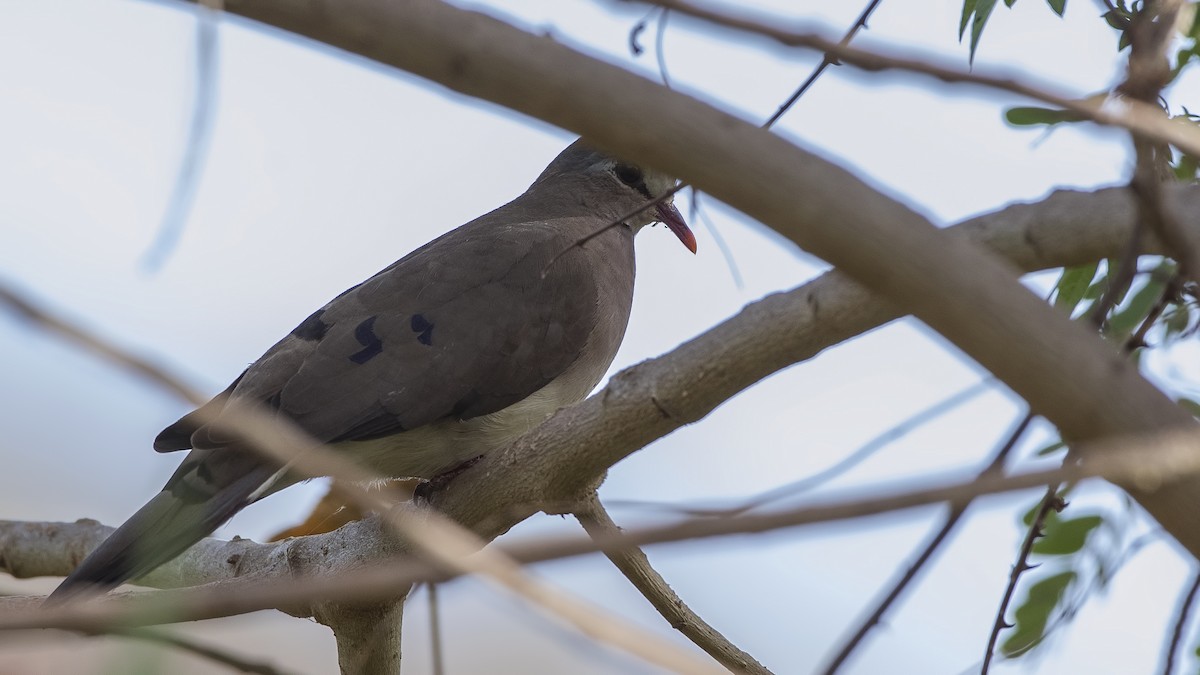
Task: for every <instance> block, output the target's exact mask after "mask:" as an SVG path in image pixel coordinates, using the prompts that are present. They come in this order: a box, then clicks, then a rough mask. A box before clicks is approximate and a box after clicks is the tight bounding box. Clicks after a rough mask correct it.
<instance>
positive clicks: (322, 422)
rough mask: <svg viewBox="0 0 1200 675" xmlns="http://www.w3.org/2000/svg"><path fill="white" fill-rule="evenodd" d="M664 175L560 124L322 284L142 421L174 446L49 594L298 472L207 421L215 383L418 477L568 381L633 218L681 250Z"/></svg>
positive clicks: (97, 582) (129, 575)
mask: <svg viewBox="0 0 1200 675" xmlns="http://www.w3.org/2000/svg"><path fill="white" fill-rule="evenodd" d="M674 184H675V181H674V179H672V178H670V177H668V176H665V175H663V174H661V173H658V172H655V171H652V170H649V169H644V168H641V167H638V166H635V165H633V164H628V163H624V162H621V161H619V160H616V159H614V158H612V157H609V156H606V155H604V154H602V153H600V152H598V151H596V150H594V149H592V148H590V147H589V146H587V145H586V144H584V143H583V142H582V141H576V142H575V143H573V144H572V145H571V146H569V147H568V148H567V149H566V150H564V151H563V152H562V153H561V154H559V156H558V157H556V158H555V159H554V161H552V162H551V163H550V165H549V166H547V167H546V169H545V170H544V171H543V172H542V174H541V175H540V176H538V178H537V180H536V181H534V183H533V185H531V186H530V187H529V189H528V190H526V191H525V193H524V194H522V195H521V196H519V197H517V198H516V199H514V200H513V201H511V202H509V203H508V204H505V205H504V206H501V207H500V208H498V209H496V210H495V211H492V212H491V213H488V214H486V215H484V216H481V217H479V218H477V219H475V220H473V221H471V222H469V223H467V224H466V225H463V226H461V227H459V228H458V229H455V230H453V231H451V232H449V233H447V234H445V235H443V236H441V237H439V238H437V239H435V240H433V241H431V242H429V243H428V244H426V245H424V246H422V247H421V248H419V249H417V250H415V251H413V252H412V253H410V254H408V255H407V256H405V257H404V258H401V259H400V260H399V261H397V262H395V263H393V264H392V265H391V266H389V267H387V268H386V269H384V270H383V271H381V272H379V273H378V274H376V275H375V276H373V277H371V278H370V279H367V280H366V281H364V282H362V283H361V284H359V285H357V286H354V287H353V288H351V289H349V290H347V291H346V292H344V293H342V294H341V295H339V296H338V297H336V298H335V299H334V300H333V301H331V302H330V303H329V304H327V305H325V306H324V307H322V308H321V309H319V310H317V311H316V312H314V313H313V314H312V315H310V316H309V317H308V318H307V319H305V320H304V321H302V322H301V323H300V325H298V326H297V327H296V328H295V330H293V331H292V332H291V333H290V334H289V335H288V336H287V337H285V338H283V339H282V340H280V341H279V342H278V343H276V344H275V346H273V347H271V349H269V350H268V351H267V353H266V354H264V355H263V356H262V357H260V358H259V359H258V360H257V361H255V362H254V363H253V364H252V365H251V366H250V367H249V368H247V369H246V371H245V372H243V373H242V374H241V375H240V376H239V377H238V378H237V379H236V380H234V382H233V384H231V385H229V387H228V388H227V389H226V390H225V391H224V392H222V393H221V394H219V395H218V396H217V397H215V398H214V399H213V400H212V401H210V402H209V403H207V404H205V405H204V406H202V407H201V408H200V409H198V410H197V411H194V412H192V413H189V414H188V415H185V416H184V417H183V418H182V419H180V420H179V421H178V422H175V423H174V424H172V425H171V426H169V427H167V428H166V429H165V430H163V432H162V433H160V434H159V435H158V438H156V439H155V441H154V448H155V449H156V450H158V451H159V452H172V451H175V450H188V449H190V450H191V452H189V453H188V454H187V456H186V457H185V458H184V460H183V463H182V464H180V466H179V468H178V469H177V470H176V471H175V473H174V475H172V476H171V478H170V479H169V480H168V481H167V484H166V486H164V487H163V489H162V492H159V493H158V494H157V495H156V496H155V497H153V498H152V499H151V500H150V501H149V502H148V503H147V504H146V505H145V506H143V507H142V508H141V509H140V510H139V511H138V512H137V513H135V514H134V515H133V516H132V517H131V518H130V519H129V520H128V521H126V522H125V524H123V525H121V526H120V527H119V528H117V530H116V531H115V532H113V534H112V535H111V536H110V537H109V538H108V539H107V540H105V541H104V542H103V543H102V544H100V546H99V547H98V548H97V549H96V550H95V551H93V552H92V553H91V555H89V556H88V557H87V558H86V559H85V560H84V561H83V562H82V563H81V564H80V565H79V567H78V568H77V569H76V570H75V571H74V572H73V573H71V575H70V576H68V577H67V578H66V580H64V581H63V583H62V584H61V585H60V586H59V587H58V588H57V589H56V590H55V591H54V593H53V594H51V596H50V597H51V600H53V601H60V600H63V599H65V598H68V597H70V596H73V595H76V594H78V593H80V592H81V591H86V590H95V591H100V590H106V589H108V588H112V587H114V586H117V585H119V584H121V583H123V582H125V581H127V580H129V579H134V578H136V577H139V576H141V575H143V574H145V573H147V572H149V571H150V570H152V569H154V568H155V567H158V566H159V565H161V564H163V563H165V562H167V561H169V560H171V559H172V558H174V557H175V556H177V555H179V554H180V553H182V552H183V551H184V550H185V549H187V548H188V547H189V546H191V545H192V544H194V543H195V542H197V541H199V540H200V539H202V538H203V537H205V536H207V535H208V534H210V533H212V531H213V530H215V529H216V528H217V527H219V526H220V525H221V524H222V523H224V522H225V521H226V520H228V519H229V518H230V517H232V516H233V514H234V513H236V512H237V511H238V510H240V509H242V508H243V507H245V506H246V505H247V504H250V503H252V502H254V501H257V500H258V499H261V498H262V497H264V496H266V495H268V494H271V493H273V492H276V491H278V490H281V489H283V488H285V487H287V486H289V485H291V484H294V483H295V482H297V480H299V477H297V476H293V475H291V474H289V473H288V472H287V471H286V470H284V469H281V467H280V465H279V464H277V463H273V462H271V461H268V460H266V459H264V458H263V457H262V456H261V455H259V454H258V453H257V452H255V451H254V450H253V449H252V448H249V447H246V446H245V445H244V444H242V443H240V442H239V441H238V440H237V439H235V438H232V437H230V435H229V434H222V433H220V432H219V431H217V430H215V429H214V427H213V424H211V423H208V422H211V421H212V420H214V419H217V420H219V419H220V415H221V411H222V409H223V408H224V407H225V406H226V405H227V404H228V403H229V402H230V401H244V402H248V403H253V404H258V405H265V406H267V407H268V409H270V410H272V411H273V412H274V413H275V414H277V415H279V416H281V417H284V418H286V419H288V420H290V421H291V422H293V423H295V424H296V425H298V426H299V427H300V428H301V429H303V430H304V431H305V432H307V433H308V434H309V435H311V436H313V437H315V438H316V439H317V440H320V441H322V442H324V443H327V444H328V445H330V446H332V447H333V448H334V449H335V450H337V451H338V452H341V453H346V454H348V456H350V457H352V458H353V459H355V460H356V461H358V462H359V463H361V464H362V465H364V466H365V467H367V468H370V469H372V470H373V471H375V472H376V473H378V474H379V475H381V476H386V477H420V478H431V477H434V476H437V475H439V474H441V473H443V472H446V471H448V470H450V469H453V468H454V467H456V466H457V465H459V464H461V463H462V462H464V461H466V460H469V459H472V458H474V457H477V456H479V455H481V454H484V453H486V452H487V451H488V450H490V449H492V448H496V447H498V446H501V445H503V444H504V443H506V442H508V441H511V440H512V439H514V438H516V437H517V436H520V435H521V434H523V433H524V432H526V431H528V430H529V429H531V428H533V427H534V426H535V425H537V424H538V423H540V422H542V421H543V420H545V419H546V418H547V417H548V416H549V415H550V414H551V413H553V412H554V411H555V410H557V409H558V408H560V407H562V406H564V405H569V404H572V403H575V402H577V401H579V400H581V399H583V397H584V396H586V395H587V394H588V392H589V391H591V390H592V388H594V387H595V386H596V384H597V383H598V382H599V381H600V378H601V377H602V376H603V375H604V372H605V371H606V370H607V369H608V367H609V365H610V364H611V363H612V360H613V357H614V356H615V355H616V353H617V348H618V346H620V343H621V339H622V338H623V337H624V334H625V327H626V325H627V323H628V321H629V311H630V306H631V304H632V300H633V277H634V256H633V237H634V234H635V233H637V231H638V230H640V229H641V228H642V227H644V226H645V225H648V224H650V223H652V222H656V221H658V222H662V223H664V224H665V225H666V226H667V227H668V228H670V230H671V231H672V232H674V233H675V235H676V236H677V237H678V238H679V240H680V241H682V242H683V243H684V245H685V246H687V247H688V249H690V250H691V251H693V252H695V250H696V241H695V238H694V236H693V235H692V233H691V231H690V230H689V229H688V227H687V224H686V223H685V222H684V220H683V217H682V216H681V215H680V214H679V211H678V210H677V209H676V208H675V207H674V206H673V205H672V203H671V199H670V197H669V194H668V193H669V192H670V191H671V188H672V187H673V186H674ZM664 196H666V198H665V199H660V198H662V197H664ZM653 200H659V201H657V202H656V203H654V204H650V202H652V201H653ZM643 206H644V207H645V208H643V209H642V210H640V211H639V210H638V207H643ZM630 214H636V215H630ZM609 225H612V226H611V227H607V226H609ZM606 227H607V229H605V228H606ZM601 230H604V231H603V232H600V231H601ZM597 232H600V233H599V234H597Z"/></svg>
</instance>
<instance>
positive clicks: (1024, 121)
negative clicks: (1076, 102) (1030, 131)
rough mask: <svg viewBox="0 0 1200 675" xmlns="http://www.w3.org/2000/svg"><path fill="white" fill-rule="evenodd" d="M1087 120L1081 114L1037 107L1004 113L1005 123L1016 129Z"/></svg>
mask: <svg viewBox="0 0 1200 675" xmlns="http://www.w3.org/2000/svg"><path fill="white" fill-rule="evenodd" d="M1084 119H1085V118H1084V117H1083V116H1082V115H1080V114H1079V113H1074V112H1071V111H1069V110H1056V109H1054V108H1039V107H1037V106H1018V107H1015V108H1009V109H1008V110H1005V111H1004V121H1005V122H1008V123H1009V124H1011V125H1012V126H1014V127H1029V126H1034V125H1038V124H1045V125H1047V126H1049V125H1053V124H1061V123H1063V122H1081V121H1083V120H1084Z"/></svg>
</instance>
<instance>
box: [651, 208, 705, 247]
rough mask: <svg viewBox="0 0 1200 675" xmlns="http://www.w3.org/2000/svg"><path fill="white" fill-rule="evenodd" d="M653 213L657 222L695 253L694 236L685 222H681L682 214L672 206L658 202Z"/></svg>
mask: <svg viewBox="0 0 1200 675" xmlns="http://www.w3.org/2000/svg"><path fill="white" fill-rule="evenodd" d="M654 212H655V213H656V214H658V221H659V222H660V223H662V224H663V225H666V226H667V228H668V229H670V230H671V231H672V232H674V233H675V236H676V237H679V241H681V242H683V245H684V246H686V247H687V249H688V250H689V251H691V252H692V253H695V252H696V235H694V234H692V230H691V229H690V228H688V226H687V222H685V221H684V220H683V214H681V213H679V209H677V208H675V205H674V204H669V203H666V202H659V203H658V204H656V205H655V206H654Z"/></svg>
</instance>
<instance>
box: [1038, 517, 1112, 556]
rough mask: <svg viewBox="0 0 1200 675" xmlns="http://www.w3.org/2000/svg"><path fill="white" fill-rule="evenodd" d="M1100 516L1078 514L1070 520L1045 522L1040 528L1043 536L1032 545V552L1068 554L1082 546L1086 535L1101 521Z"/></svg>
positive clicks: (1085, 541) (1085, 540)
mask: <svg viewBox="0 0 1200 675" xmlns="http://www.w3.org/2000/svg"><path fill="white" fill-rule="evenodd" d="M1103 521H1104V519H1103V518H1101V517H1100V516H1080V517H1079V518H1071V519H1070V520H1061V519H1059V520H1056V521H1055V522H1053V523H1047V525H1046V527H1045V528H1044V529H1043V530H1042V532H1043V533H1044V534H1045V536H1044V537H1042V538H1041V539H1038V540H1037V542H1036V543H1034V545H1033V552H1034V553H1037V554H1039V555H1070V554H1072V553H1075V552H1077V551H1079V549H1081V548H1083V545H1084V544H1085V543H1087V538H1088V535H1090V534H1091V533H1092V530H1094V529H1096V528H1097V527H1098V526H1099V525H1100V524H1101V523H1102V522H1103Z"/></svg>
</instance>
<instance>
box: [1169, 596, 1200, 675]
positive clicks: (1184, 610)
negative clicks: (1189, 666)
mask: <svg viewBox="0 0 1200 675" xmlns="http://www.w3.org/2000/svg"><path fill="white" fill-rule="evenodd" d="M1197 592H1200V572H1197V573H1196V574H1194V575H1193V577H1192V583H1191V585H1189V586H1188V589H1187V590H1186V591H1185V592H1184V593H1183V595H1182V596H1180V598H1179V607H1178V608H1176V610H1175V627H1174V628H1173V629H1172V630H1171V638H1170V639H1169V640H1168V641H1167V644H1166V645H1165V646H1164V647H1163V667H1162V675H1171V673H1172V672H1174V671H1175V653H1176V652H1178V651H1179V643H1180V642H1181V641H1182V640H1183V629H1184V628H1185V627H1187V622H1188V617H1189V616H1190V615H1191V613H1192V606H1193V605H1195V604H1196V593H1197Z"/></svg>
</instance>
